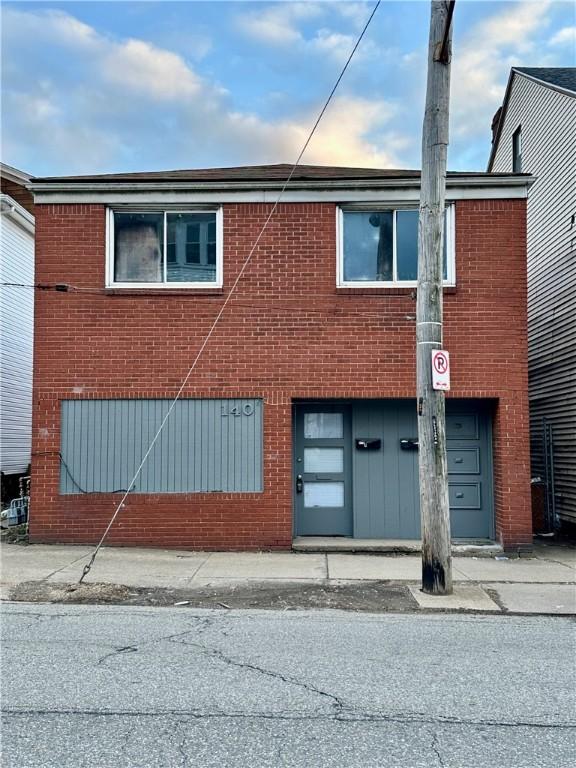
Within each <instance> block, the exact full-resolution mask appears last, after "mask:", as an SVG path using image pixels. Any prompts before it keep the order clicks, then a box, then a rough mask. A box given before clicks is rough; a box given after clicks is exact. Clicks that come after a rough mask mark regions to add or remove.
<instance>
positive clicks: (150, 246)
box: [108, 210, 222, 287]
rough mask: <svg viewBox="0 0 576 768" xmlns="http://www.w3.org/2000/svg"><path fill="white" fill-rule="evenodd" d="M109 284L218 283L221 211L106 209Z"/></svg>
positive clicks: (196, 284) (219, 282) (193, 284)
mask: <svg viewBox="0 0 576 768" xmlns="http://www.w3.org/2000/svg"><path fill="white" fill-rule="evenodd" d="M108 221H109V241H110V249H109V251H110V254H109V265H110V266H109V275H110V276H111V279H109V281H108V282H109V284H111V285H116V286H123V285H126V286H131V287H134V286H136V287H137V286H139V285H141V286H150V285H151V284H154V285H156V286H159V287H163V286H164V287H165V286H169V285H170V284H171V283H178V284H179V285H180V286H186V285H191V286H199V287H209V286H218V287H220V286H221V285H222V234H221V233H222V213H221V210H217V211H152V210H149V211H126V210H122V211H114V210H111V211H110V212H109V219H108Z"/></svg>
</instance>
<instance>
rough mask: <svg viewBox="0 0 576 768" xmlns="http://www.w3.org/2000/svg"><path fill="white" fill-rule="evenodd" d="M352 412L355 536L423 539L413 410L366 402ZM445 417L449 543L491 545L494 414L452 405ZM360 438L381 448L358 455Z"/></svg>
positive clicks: (401, 403) (477, 406) (478, 406)
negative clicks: (480, 541) (371, 440)
mask: <svg viewBox="0 0 576 768" xmlns="http://www.w3.org/2000/svg"><path fill="white" fill-rule="evenodd" d="M352 409H353V413H352V424H353V434H352V438H353V441H352V445H353V448H352V450H353V457H352V465H353V476H354V490H353V506H354V536H355V537H356V538H387V539H418V538H420V499H419V489H418V450H417V440H418V426H417V415H416V403H415V402H414V401H409V400H395V401H394V400H367V401H358V402H356V403H354V405H353V406H352ZM446 411H447V416H446V431H447V453H448V472H449V476H448V479H449V494H450V518H451V528H452V536H453V537H454V538H468V539H472V538H482V539H484V538H492V537H493V535H494V524H493V500H492V455H491V441H490V435H491V432H490V416H489V412H488V410H487V408H486V407H485V404H482V403H479V402H478V401H469V402H466V401H450V400H448V401H447V403H446ZM362 438H380V439H381V447H380V448H379V449H378V450H377V451H363V450H358V448H357V447H355V443H354V441H355V440H358V439H362ZM401 441H405V442H403V443H402V442H401ZM406 441H407V442H406ZM402 444H403V445H404V449H403V448H402V447H401V445H402Z"/></svg>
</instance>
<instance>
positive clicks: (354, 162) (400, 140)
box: [230, 97, 407, 168]
mask: <svg viewBox="0 0 576 768" xmlns="http://www.w3.org/2000/svg"><path fill="white" fill-rule="evenodd" d="M393 115H394V109H393V107H392V106H391V105H389V104H386V103H384V102H376V101H367V100H365V99H360V98H346V97H340V98H336V99H334V101H333V102H332V103H331V105H330V106H329V108H328V110H327V112H326V114H325V116H324V118H323V120H322V122H321V124H320V127H319V128H318V131H317V133H316V134H315V135H314V137H313V138H312V141H311V142H310V144H309V146H308V149H307V150H306V152H305V154H304V157H303V159H302V162H303V163H307V164H312V165H314V164H318V165H344V166H346V165H350V166H358V167H367V168H369V167H372V168H382V167H390V166H395V165H397V164H398V152H400V151H401V150H403V149H404V148H405V146H406V141H407V140H406V137H404V136H397V135H395V134H394V133H392V132H391V131H389V130H388V128H389V121H390V119H391V117H392V116H393ZM230 118H231V127H232V128H233V130H234V132H235V134H236V140H240V141H246V139H249V142H250V144H251V146H252V151H254V150H255V151H256V152H257V153H258V154H257V157H261V160H260V162H278V161H279V158H280V160H282V161H284V162H292V161H294V160H295V159H296V157H297V155H298V153H299V151H300V150H301V148H302V147H303V145H304V142H305V141H306V138H307V137H308V133H309V131H310V129H311V127H312V125H313V124H314V121H315V118H316V114H315V113H310V114H308V115H305V116H302V117H301V118H300V119H298V120H287V121H279V122H265V121H262V120H260V119H259V118H257V117H255V116H254V115H241V114H233V115H231V116H230ZM375 133H376V134H377V135H378V141H375V140H371V139H370V138H369V136H371V135H373V134H375ZM256 161H257V160H256Z"/></svg>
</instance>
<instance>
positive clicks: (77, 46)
mask: <svg viewBox="0 0 576 768" xmlns="http://www.w3.org/2000/svg"><path fill="white" fill-rule="evenodd" d="M373 5H374V3H363V2H291V1H284V2H282V1H280V2H214V1H213V2H122V1H121V0H117V1H112V0H110V1H109V2H50V0H46V1H45V2H12V3H10V2H4V3H3V5H2V22H3V23H2V159H3V161H4V162H6V163H8V164H10V165H13V166H16V167H18V168H21V169H23V170H26V171H28V172H29V173H32V174H33V175H37V176H42V175H59V174H72V173H106V172H114V171H139V170H161V169H168V168H198V167H212V166H226V165H244V164H261V163H279V162H293V161H294V160H295V158H296V156H297V155H298V152H299V149H300V147H301V146H302V144H303V142H304V140H305V138H306V136H307V134H308V130H309V128H310V127H311V125H312V124H313V122H314V120H315V118H316V115H317V114H318V111H319V109H320V107H321V105H322V103H323V102H324V100H325V98H326V96H327V94H328V93H329V91H330V89H331V87H332V85H333V83H334V81H335V79H336V77H337V76H338V74H339V72H340V69H341V67H342V65H343V63H344V61H345V60H346V58H347V56H348V53H349V51H350V50H351V48H352V47H353V45H354V42H355V40H356V37H357V35H358V33H359V31H360V30H361V28H362V26H363V25H364V22H365V20H366V19H367V18H368V15H369V14H370V11H371V9H372V7H373ZM575 15H576V11H575V6H574V4H573V3H571V2H557V1H553V0H539V2H533V1H531V0H517V1H515V2H474V1H473V0H458V2H457V4H456V12H455V20H454V56H453V63H452V103H451V144H450V150H449V167H450V168H452V169H453V170H484V169H485V166H486V162H487V159H488V152H489V146H490V122H491V118H492V115H493V113H494V112H495V110H496V109H497V107H498V106H499V104H500V103H501V100H502V97H503V95H504V90H505V86H506V82H507V79H508V73H509V71H510V67H511V66H513V65H520V66H575V65H576V61H575V59H576V55H575V37H574V35H575V24H576V18H575ZM428 22H429V3H428V2H419V1H418V0H412V1H409V0H404V2H383V3H382V5H381V7H380V8H379V10H378V12H377V14H376V16H375V17H374V19H373V21H372V24H371V26H370V28H369V31H368V33H367V35H366V37H365V38H364V41H363V43H362V46H361V48H360V49H359V50H358V52H357V55H356V57H355V59H354V61H353V63H352V65H351V67H350V69H349V70H348V72H347V73H346V75H345V78H344V80H343V81H342V83H341V86H340V88H339V90H338V92H337V94H336V97H335V99H334V101H333V102H332V105H331V107H330V108H329V111H328V112H327V113H326V115H325V118H324V120H323V121H322V123H321V124H320V127H319V129H318V131H317V134H316V136H315V138H314V139H313V141H312V143H311V145H310V147H309V149H308V150H307V153H306V155H305V156H304V159H303V162H304V163H318V164H333V165H355V166H366V167H400V168H418V167H419V165H420V130H421V123H422V112H423V103H424V88H425V79H426V46H427V36H428Z"/></svg>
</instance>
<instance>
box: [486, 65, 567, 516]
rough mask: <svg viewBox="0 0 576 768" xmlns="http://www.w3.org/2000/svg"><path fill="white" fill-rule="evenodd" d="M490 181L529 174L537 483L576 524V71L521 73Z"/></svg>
mask: <svg viewBox="0 0 576 768" xmlns="http://www.w3.org/2000/svg"><path fill="white" fill-rule="evenodd" d="M492 131H493V137H492V152H491V154H490V160H489V162H488V171H498V172H503V171H515V172H524V173H530V174H532V175H533V176H535V177H536V181H535V182H534V184H533V185H532V187H531V189H530V194H529V198H528V347H529V363H528V365H529V393H530V433H531V452H532V474H533V476H534V477H535V478H542V480H543V482H544V484H545V488H546V509H547V512H548V517H549V522H550V523H552V524H553V523H554V522H556V524H557V523H558V522H562V521H564V522H569V523H573V524H576V68H527V67H514V68H513V69H512V70H511V72H510V79H509V81H508V87H507V89H506V94H505V96H504V102H503V104H502V107H501V108H500V109H499V110H498V112H497V113H496V115H495V116H494V121H493V124H492Z"/></svg>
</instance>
